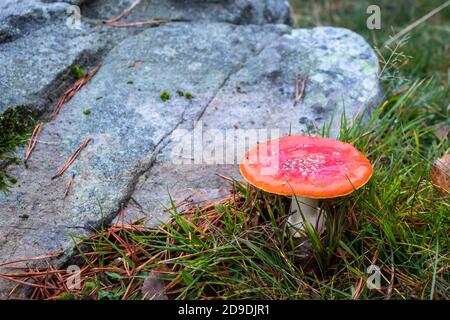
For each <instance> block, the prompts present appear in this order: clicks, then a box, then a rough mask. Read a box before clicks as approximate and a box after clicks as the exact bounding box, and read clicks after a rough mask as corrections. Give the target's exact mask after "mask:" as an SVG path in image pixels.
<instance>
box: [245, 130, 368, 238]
mask: <svg viewBox="0 0 450 320" xmlns="http://www.w3.org/2000/svg"><path fill="white" fill-rule="evenodd" d="M240 171H241V174H242V176H243V177H244V179H245V180H247V181H248V182H249V183H251V184H252V185H254V186H255V187H257V188H260V189H262V190H264V191H267V192H270V193H275V194H280V195H286V196H292V203H291V213H292V214H291V215H290V217H289V223H290V224H291V225H292V226H293V230H294V231H298V229H302V228H303V218H302V214H303V216H304V217H305V219H307V220H308V221H309V222H310V223H311V224H312V225H313V226H314V227H315V228H316V230H317V231H318V232H319V233H320V232H321V231H322V230H323V226H324V220H323V218H321V217H322V215H320V209H319V205H318V199H328V198H335V197H340V196H345V195H348V194H350V193H352V192H353V191H354V190H356V189H358V188H361V187H362V186H363V185H364V184H366V183H367V181H369V179H370V177H371V176H372V172H373V169H372V166H371V164H370V162H369V160H367V158H366V157H365V156H364V155H363V154H362V153H361V152H360V151H358V150H357V149H356V148H355V147H353V146H352V145H351V144H349V143H345V142H341V141H337V140H334V139H330V138H321V137H308V136H301V135H292V136H288V137H283V138H279V139H274V140H269V141H265V142H263V143H260V144H258V145H257V146H256V147H254V148H253V149H251V150H249V151H248V152H247V153H246V154H245V156H244V157H243V159H242V161H241V164H240ZM298 204H299V205H298ZM300 210H301V212H300ZM294 234H295V235H297V232H294Z"/></svg>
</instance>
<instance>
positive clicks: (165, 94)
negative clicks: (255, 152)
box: [159, 91, 170, 102]
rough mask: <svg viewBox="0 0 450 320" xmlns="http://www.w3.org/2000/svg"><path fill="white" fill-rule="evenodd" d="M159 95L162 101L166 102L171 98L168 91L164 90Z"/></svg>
mask: <svg viewBox="0 0 450 320" xmlns="http://www.w3.org/2000/svg"><path fill="white" fill-rule="evenodd" d="M159 97H160V98H161V100H162V101H164V102H166V101H167V100H170V93H169V92H167V91H163V92H162V93H161V95H160V96H159Z"/></svg>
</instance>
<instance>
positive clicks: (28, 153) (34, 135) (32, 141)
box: [25, 123, 43, 162]
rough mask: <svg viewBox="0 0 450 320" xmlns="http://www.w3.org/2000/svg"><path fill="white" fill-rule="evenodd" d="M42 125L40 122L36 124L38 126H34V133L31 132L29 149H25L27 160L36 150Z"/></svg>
mask: <svg viewBox="0 0 450 320" xmlns="http://www.w3.org/2000/svg"><path fill="white" fill-rule="evenodd" d="M42 127H43V124H42V123H39V124H38V125H36V127H34V130H33V133H32V134H31V137H30V140H29V141H28V146H27V150H26V151H25V162H27V161H28V159H29V158H30V156H31V153H32V152H33V150H34V147H35V146H36V143H37V139H38V137H39V134H40V133H41V130H42Z"/></svg>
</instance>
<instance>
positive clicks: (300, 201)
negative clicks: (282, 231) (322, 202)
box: [288, 196, 325, 237]
mask: <svg viewBox="0 0 450 320" xmlns="http://www.w3.org/2000/svg"><path fill="white" fill-rule="evenodd" d="M299 206H300V208H299ZM290 212H291V215H290V216H289V219H288V223H289V225H290V230H291V232H292V233H293V235H294V237H300V232H299V231H300V230H304V229H305V228H304V223H303V217H304V218H305V220H308V221H309V223H311V225H312V226H313V227H314V228H315V229H316V231H317V232H318V233H319V234H320V233H322V231H323V229H324V226H325V219H324V217H323V215H322V214H320V208H319V201H318V200H317V199H312V198H305V197H299V196H293V197H292V202H291V211H290ZM302 214H303V217H302Z"/></svg>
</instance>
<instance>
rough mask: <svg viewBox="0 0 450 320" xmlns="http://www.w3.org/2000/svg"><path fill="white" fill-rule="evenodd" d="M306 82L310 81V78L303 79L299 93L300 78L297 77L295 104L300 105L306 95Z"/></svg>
mask: <svg viewBox="0 0 450 320" xmlns="http://www.w3.org/2000/svg"><path fill="white" fill-rule="evenodd" d="M306 80H308V76H306V77H305V79H303V81H302V86H301V88H300V93H299V85H298V76H295V104H297V103H299V102H300V100H301V99H302V98H303V95H304V94H305V87H306Z"/></svg>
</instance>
